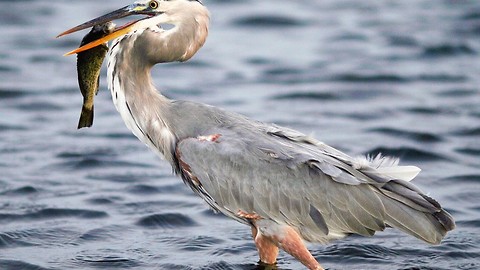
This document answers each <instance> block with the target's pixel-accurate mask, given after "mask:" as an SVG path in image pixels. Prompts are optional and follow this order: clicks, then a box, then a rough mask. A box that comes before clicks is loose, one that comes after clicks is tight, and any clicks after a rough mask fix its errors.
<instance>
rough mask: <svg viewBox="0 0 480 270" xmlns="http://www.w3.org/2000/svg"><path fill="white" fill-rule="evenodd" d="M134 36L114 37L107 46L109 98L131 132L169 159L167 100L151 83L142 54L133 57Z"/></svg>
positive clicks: (170, 134) (171, 140) (171, 137)
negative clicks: (108, 50) (110, 97)
mask: <svg viewBox="0 0 480 270" xmlns="http://www.w3.org/2000/svg"><path fill="white" fill-rule="evenodd" d="M136 38H138V37H136V36H134V35H132V36H126V37H123V38H121V39H117V40H115V41H114V42H113V44H112V47H111V49H110V52H109V58H108V75H107V79H108V85H109V89H110V91H111V94H112V100H113V103H114V104H115V107H116V108H117V111H118V112H119V113H120V115H121V117H122V119H123V120H124V122H125V124H126V126H127V127H128V128H129V129H130V130H131V131H132V132H133V134H134V135H135V136H136V137H137V138H139V139H140V140H141V141H142V142H144V143H145V144H146V145H147V146H149V147H150V148H152V149H153V150H154V151H155V152H157V154H159V155H161V156H163V157H164V158H165V159H166V160H168V161H170V162H173V156H172V154H173V149H174V148H173V147H174V145H175V143H176V138H175V136H174V135H173V131H172V130H171V129H170V125H169V122H168V119H170V117H168V116H169V108H170V105H171V101H170V100H169V99H168V98H166V97H164V96H163V95H162V94H161V93H160V92H159V91H158V90H157V89H156V88H155V87H154V86H153V83H152V78H151V74H150V70H151V67H152V65H151V64H150V63H149V62H148V61H146V58H144V57H139V58H136V57H135V56H136V54H135V53H134V52H135V50H136V48H135V40H134V39H136ZM137 49H138V48H137Z"/></svg>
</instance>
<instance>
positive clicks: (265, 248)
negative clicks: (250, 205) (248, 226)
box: [252, 226, 278, 264]
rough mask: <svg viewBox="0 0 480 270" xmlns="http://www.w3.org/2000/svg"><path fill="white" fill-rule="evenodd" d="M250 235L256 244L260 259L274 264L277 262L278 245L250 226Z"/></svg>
mask: <svg viewBox="0 0 480 270" xmlns="http://www.w3.org/2000/svg"><path fill="white" fill-rule="evenodd" d="M252 236H253V239H254V240H255V245H256V246H257V250H258V254H259V256H260V261H261V262H262V263H265V264H275V263H276V262H277V256H278V247H277V246H276V245H275V244H274V243H273V242H272V240H271V239H269V238H268V237H265V236H263V235H262V234H260V233H258V230H257V228H255V227H253V226H252Z"/></svg>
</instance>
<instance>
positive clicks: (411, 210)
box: [176, 126, 454, 242]
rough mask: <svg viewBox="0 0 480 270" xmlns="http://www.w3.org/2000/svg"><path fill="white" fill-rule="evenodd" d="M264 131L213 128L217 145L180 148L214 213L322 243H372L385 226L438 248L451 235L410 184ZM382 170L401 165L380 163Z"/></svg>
mask: <svg viewBox="0 0 480 270" xmlns="http://www.w3.org/2000/svg"><path fill="white" fill-rule="evenodd" d="M263 128H264V132H261V131H262V127H255V130H259V132H256V133H255V132H251V130H250V131H249V132H245V131H244V130H243V129H241V128H233V127H230V128H215V129H212V130H208V131H207V132H206V133H205V134H203V135H210V134H220V137H219V138H218V139H216V140H214V141H208V140H202V139H199V138H187V139H183V140H181V141H180V142H179V143H178V144H177V151H176V153H177V159H178V160H180V161H181V162H180V165H179V166H180V167H181V164H183V163H184V164H188V169H189V170H190V172H189V173H190V174H191V175H193V176H195V177H196V179H198V182H199V183H195V181H191V180H188V178H189V177H191V176H190V174H189V173H183V177H184V179H187V181H186V182H188V183H189V184H190V185H195V184H197V185H201V189H199V188H197V189H195V188H193V189H194V190H195V191H197V192H198V190H200V191H201V190H204V191H205V193H206V194H202V192H199V194H200V195H201V196H203V197H205V196H207V195H208V196H209V197H210V198H211V200H213V202H212V203H209V204H210V205H211V206H212V207H214V208H216V210H218V211H220V212H222V213H224V214H226V215H228V216H230V217H233V218H235V219H237V220H239V221H241V222H245V223H248V222H249V221H248V220H245V219H244V218H242V217H239V215H238V214H237V213H239V211H241V212H245V213H253V214H256V215H259V216H260V217H261V218H263V219H269V220H272V221H274V222H276V223H283V224H288V225H290V226H293V227H295V228H297V229H298V230H299V232H300V233H301V235H302V237H303V238H304V239H306V240H309V241H316V242H327V241H330V240H332V239H336V238H339V237H342V236H344V235H347V234H350V233H357V234H361V235H366V236H369V235H373V234H374V233H375V231H381V230H384V229H385V227H386V226H387V225H390V226H395V227H399V228H400V229H401V230H403V231H405V232H407V233H410V234H412V235H414V236H416V237H418V238H420V239H423V240H425V241H428V242H438V241H439V239H441V238H442V237H443V235H445V233H446V231H447V230H449V229H452V228H453V226H454V225H453V221H452V220H451V217H450V216H449V215H448V213H446V212H444V210H443V209H441V207H440V205H438V203H436V202H435V201H434V200H433V199H430V198H429V197H427V196H426V195H424V194H423V193H421V191H420V190H418V188H416V187H415V186H413V185H412V184H410V183H408V182H406V181H403V180H399V179H391V176H392V175H383V174H382V173H381V171H380V172H379V171H378V170H375V168H374V167H369V166H368V165H365V164H362V165H361V166H358V163H356V161H355V159H353V158H350V157H349V156H347V155H345V154H343V153H342V152H340V151H338V150H336V149H334V148H331V147H329V146H327V145H325V144H323V143H321V142H318V141H316V140H314V139H312V138H309V137H307V136H304V135H302V134H300V133H298V132H295V131H291V130H288V129H280V128H278V127H276V126H267V127H263ZM376 162H377V163H378V164H381V163H385V164H387V163H388V166H389V167H393V166H394V165H395V164H392V162H391V161H390V160H387V159H385V160H383V159H381V158H380V159H378V160H377V161H376ZM378 166H380V165H378ZM387 171H388V172H390V173H391V172H397V171H396V170H395V169H388V170H387ZM399 171H402V170H399ZM410 171H412V170H410ZM413 171H415V170H413ZM393 174H395V173H393ZM410 176H411V175H410ZM410 176H409V177H410ZM409 177H405V176H404V178H409ZM432 214H435V215H441V217H435V216H434V215H432ZM439 219H440V220H441V222H440V223H441V224H440V223H439V222H438V220H439ZM415 224H417V225H415ZM442 224H446V225H443V227H442ZM447 227H448V228H447Z"/></svg>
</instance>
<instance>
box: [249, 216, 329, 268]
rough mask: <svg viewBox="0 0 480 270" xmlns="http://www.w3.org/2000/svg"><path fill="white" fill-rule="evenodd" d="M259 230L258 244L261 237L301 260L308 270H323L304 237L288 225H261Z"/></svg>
mask: <svg viewBox="0 0 480 270" xmlns="http://www.w3.org/2000/svg"><path fill="white" fill-rule="evenodd" d="M259 223H261V221H259ZM259 225H260V224H259ZM257 228H259V230H260V232H257V233H256V234H257V236H256V237H255V243H257V240H256V239H257V238H258V235H261V236H262V238H265V239H268V241H269V242H268V243H270V244H273V245H275V246H277V247H279V248H281V249H283V250H284V251H285V252H287V253H288V254H290V255H292V256H293V257H295V258H296V259H297V260H299V261H300V262H301V263H302V264H303V265H305V266H306V267H307V268H308V269H312V270H323V268H322V266H321V265H320V264H319V263H318V262H317V260H316V259H315V258H314V257H313V256H312V254H311V253H310V251H308V249H307V247H306V246H305V243H304V242H303V239H302V237H301V236H300V234H299V233H298V232H297V231H296V230H295V229H294V228H292V227H290V226H288V225H280V224H275V225H273V224H271V223H270V224H268V225H267V226H262V225H260V226H259V227H257ZM257 230H258V229H257ZM252 231H253V229H252ZM264 241H265V240H264ZM257 248H258V244H257ZM259 252H260V248H259ZM260 257H261V255H260ZM275 257H276V255H275Z"/></svg>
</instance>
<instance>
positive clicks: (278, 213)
mask: <svg viewBox="0 0 480 270" xmlns="http://www.w3.org/2000/svg"><path fill="white" fill-rule="evenodd" d="M154 7H155V8H154ZM131 14H146V15H149V16H151V17H149V18H147V19H143V20H140V21H137V22H135V23H133V24H131V25H130V26H128V27H129V28H128V33H126V34H124V35H122V36H120V37H118V38H117V39H115V40H114V41H113V44H112V46H111V49H110V52H109V57H108V59H109V60H108V73H107V74H108V79H107V80H108V83H109V89H110V90H111V93H112V98H113V102H114V104H115V106H116V108H117V110H118V111H119V113H120V114H121V116H122V118H123V119H124V121H125V123H126V125H127V127H128V128H129V129H130V130H131V131H132V132H133V133H134V134H135V135H136V136H137V137H138V138H139V139H140V140H141V141H142V142H144V143H145V144H146V145H147V146H148V147H150V148H151V149H152V150H154V151H155V152H156V153H158V154H159V155H160V156H162V157H164V158H165V159H166V160H167V161H168V162H170V164H171V165H172V168H173V169H174V171H175V173H177V174H179V175H180V176H181V177H182V179H183V180H184V182H185V183H186V184H187V185H189V186H190V187H191V188H192V189H193V190H194V191H195V192H196V193H198V194H199V195H200V196H201V197H202V198H203V199H204V200H205V201H206V202H207V203H208V204H209V205H210V206H211V207H212V208H213V209H214V210H216V211H219V212H221V213H223V214H225V215H227V216H229V217H231V218H233V219H235V220H237V221H239V222H242V223H245V224H249V225H251V226H252V227H254V229H255V230H258V231H260V234H262V235H264V236H266V237H270V238H269V239H270V240H272V241H273V240H275V239H277V240H278V239H279V240H278V241H280V242H279V243H282V242H281V241H282V239H283V237H287V236H291V235H292V234H288V235H287V233H288V232H291V231H288V229H287V230H284V231H283V233H284V235H283V234H282V232H281V231H280V229H279V228H285V226H288V227H289V228H293V230H294V232H295V233H298V234H299V235H300V236H301V238H303V239H305V240H308V241H313V242H321V243H326V242H328V241H330V240H334V239H338V238H341V237H344V236H346V235H348V234H352V233H355V234H360V235H364V236H371V235H373V234H374V233H375V232H376V231H382V230H384V229H385V228H386V227H388V226H391V227H395V228H398V229H400V230H402V231H404V232H406V233H408V234H410V235H413V236H415V237H417V238H419V239H421V240H423V241H426V242H428V243H432V244H438V243H440V241H441V240H442V238H443V237H444V236H445V234H446V232H447V231H450V230H452V229H453V228H454V227H455V224H454V221H453V218H452V217H451V216H450V214H448V213H447V212H446V211H445V210H444V209H443V208H442V207H441V206H440V205H439V204H438V202H436V201H435V200H434V199H432V198H430V197H428V196H427V195H425V194H424V193H423V192H422V191H420V190H419V189H418V188H417V187H415V186H414V185H413V184H411V183H409V182H408V181H406V180H410V179H411V178H413V177H415V175H416V174H417V173H418V171H417V169H418V168H416V167H399V166H397V161H396V160H395V159H391V158H385V157H380V156H379V157H376V158H374V159H370V160H367V159H358V158H352V157H350V156H348V155H346V154H344V153H342V152H340V151H338V150H336V149H334V148H332V147H329V146H328V145H326V144H324V143H321V142H319V141H317V140H315V139H313V138H311V137H308V136H305V135H304V134H301V133H299V132H297V131H294V130H291V129H288V128H284V127H279V126H276V125H273V124H265V123H261V122H258V121H254V120H251V119H248V118H246V117H244V116H242V115H239V114H236V113H232V112H227V111H224V110H222V109H219V108H215V107H212V106H208V105H204V104H198V103H194V102H188V101H175V100H170V99H167V98H166V97H164V96H163V95H161V94H160V93H159V92H158V91H157V90H156V89H155V87H154V86H153V83H152V80H151V75H150V70H151V68H152V67H153V66H154V65H155V64H157V63H163V62H172V61H186V60H188V59H189V58H190V57H192V56H193V55H194V54H195V52H196V51H197V50H198V49H199V48H200V47H202V45H203V44H204V42H205V39H206V36H207V32H208V23H209V13H208V11H207V10H206V8H205V7H204V6H203V5H202V4H201V3H200V2H199V1H187V0H171V1H162V2H158V3H157V2H156V1H139V2H136V3H135V4H133V5H131V6H127V7H125V8H123V9H120V10H118V11H115V12H112V13H110V14H107V15H104V16H102V17H99V18H97V19H95V20H92V21H90V22H87V23H85V24H82V25H80V26H78V27H75V28H72V29H71V30H68V31H67V32H65V33H70V32H73V31H77V30H80V29H83V28H85V27H89V26H91V25H93V24H99V23H103V22H105V21H106V20H111V19H112V18H119V17H124V16H128V15H131ZM160 24H173V25H175V27H174V28H172V29H169V30H164V29H162V28H160V27H158V25H160ZM123 29H126V28H123ZM412 172H413V173H412ZM282 226H283V227H282ZM295 233H293V236H294V234H295ZM253 234H254V237H255V235H258V234H257V233H256V232H255V231H254V233H253ZM277 236H278V237H277ZM257 238H258V237H257ZM257 238H255V241H256V244H257V248H258V249H259V251H260V250H261V249H263V248H265V247H264V246H261V245H260V244H259V243H260V242H257V240H258V241H260V240H259V239H257ZM291 239H294V240H295V237H293V238H291ZM277 240H275V241H277ZM279 245H280V244H279ZM282 248H284V247H282ZM286 250H287V249H286ZM289 251H290V252H291V254H293V255H294V256H297V258H299V259H301V260H302V263H304V264H305V265H306V266H307V267H309V268H311V269H322V268H321V266H320V265H319V264H318V263H317V262H316V261H315V260H314V259H312V258H313V257H312V258H310V257H311V255H310V257H309V256H307V255H305V254H303V253H295V250H289ZM260 253H261V252H260ZM308 255H309V254H308ZM260 256H261V259H262V256H264V257H265V254H264V255H262V254H260ZM265 258H266V257H265ZM275 258H276V257H275ZM312 260H313V261H312Z"/></svg>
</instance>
